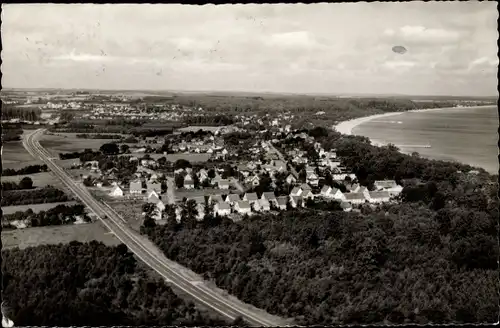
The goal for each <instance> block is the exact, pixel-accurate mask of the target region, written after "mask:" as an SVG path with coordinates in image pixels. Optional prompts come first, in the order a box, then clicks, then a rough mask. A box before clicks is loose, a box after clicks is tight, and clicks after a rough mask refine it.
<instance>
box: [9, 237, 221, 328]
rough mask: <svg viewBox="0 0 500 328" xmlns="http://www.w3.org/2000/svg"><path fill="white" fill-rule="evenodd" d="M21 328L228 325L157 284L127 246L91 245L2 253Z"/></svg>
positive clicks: (11, 313) (13, 308)
mask: <svg viewBox="0 0 500 328" xmlns="http://www.w3.org/2000/svg"><path fill="white" fill-rule="evenodd" d="M2 259H3V261H2V274H3V280H2V282H3V286H2V287H3V288H2V290H3V292H2V298H3V301H6V305H7V306H8V309H9V310H8V316H9V317H10V318H11V319H12V320H13V321H14V323H15V324H16V326H74V325H77V326H108V325H113V326H126V325H131V326H136V325H147V326H224V325H228V324H229V323H227V322H224V321H222V320H221V319H217V318H213V317H211V316H209V315H207V314H206V313H202V312H200V310H198V309H197V308H196V307H195V306H194V304H193V303H191V302H185V301H183V300H182V299H180V298H179V297H177V296H176V295H175V294H174V292H173V291H172V289H171V288H170V287H169V286H167V285H166V284H165V282H164V281H163V280H162V279H157V278H155V279H153V278H151V277H150V276H148V275H149V274H147V273H146V272H145V271H144V269H142V267H141V266H140V265H139V264H138V263H137V262H136V260H135V258H134V256H133V255H132V253H130V252H129V251H128V250H127V247H126V246H125V245H123V244H122V245H119V246H116V247H107V246H105V245H104V244H102V243H98V242H95V241H92V242H90V243H86V244H82V243H79V242H71V243H70V244H66V245H62V244H60V245H50V246H48V245H45V246H38V247H30V248H27V249H25V250H19V249H12V250H3V251H2Z"/></svg>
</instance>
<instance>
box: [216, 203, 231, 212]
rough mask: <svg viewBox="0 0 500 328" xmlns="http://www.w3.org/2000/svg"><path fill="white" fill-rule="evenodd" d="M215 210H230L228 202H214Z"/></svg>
mask: <svg viewBox="0 0 500 328" xmlns="http://www.w3.org/2000/svg"><path fill="white" fill-rule="evenodd" d="M215 207H216V209H217V210H230V209H231V206H230V205H229V204H228V203H224V202H219V203H217V204H215Z"/></svg>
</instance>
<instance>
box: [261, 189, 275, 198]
mask: <svg viewBox="0 0 500 328" xmlns="http://www.w3.org/2000/svg"><path fill="white" fill-rule="evenodd" d="M262 197H265V198H266V199H276V195H275V194H274V192H273V191H266V192H264V193H263V194H262Z"/></svg>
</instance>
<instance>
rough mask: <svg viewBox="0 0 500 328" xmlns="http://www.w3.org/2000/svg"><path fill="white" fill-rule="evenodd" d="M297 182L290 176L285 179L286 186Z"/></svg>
mask: <svg viewBox="0 0 500 328" xmlns="http://www.w3.org/2000/svg"><path fill="white" fill-rule="evenodd" d="M296 182H297V179H296V178H295V177H294V176H293V175H292V174H289V175H288V176H287V177H286V183H288V184H290V185H291V184H294V183H296Z"/></svg>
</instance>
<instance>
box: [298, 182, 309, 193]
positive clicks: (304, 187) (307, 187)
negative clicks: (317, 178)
mask: <svg viewBox="0 0 500 328" xmlns="http://www.w3.org/2000/svg"><path fill="white" fill-rule="evenodd" d="M300 189H302V192H304V191H306V190H309V191H311V190H312V188H311V186H309V185H308V184H307V183H303V184H301V185H300Z"/></svg>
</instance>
